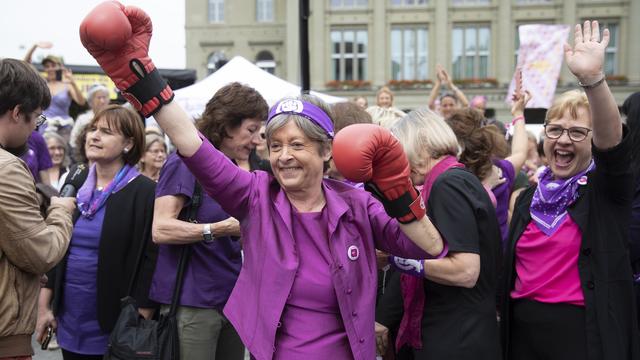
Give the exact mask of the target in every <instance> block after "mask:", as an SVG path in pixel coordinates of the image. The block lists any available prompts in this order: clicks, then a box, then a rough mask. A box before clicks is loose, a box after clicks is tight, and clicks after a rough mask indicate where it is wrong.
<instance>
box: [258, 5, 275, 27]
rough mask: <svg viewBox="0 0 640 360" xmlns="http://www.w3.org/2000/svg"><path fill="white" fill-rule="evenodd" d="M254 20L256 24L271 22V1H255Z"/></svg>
mask: <svg viewBox="0 0 640 360" xmlns="http://www.w3.org/2000/svg"><path fill="white" fill-rule="evenodd" d="M256 20H257V21H258V22H271V21H273V0H256Z"/></svg>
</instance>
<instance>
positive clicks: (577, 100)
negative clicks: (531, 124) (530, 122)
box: [544, 90, 589, 124]
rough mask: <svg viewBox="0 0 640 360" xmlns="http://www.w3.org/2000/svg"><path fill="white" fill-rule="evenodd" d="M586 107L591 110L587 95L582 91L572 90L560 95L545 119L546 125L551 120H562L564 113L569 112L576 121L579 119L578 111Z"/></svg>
mask: <svg viewBox="0 0 640 360" xmlns="http://www.w3.org/2000/svg"><path fill="white" fill-rule="evenodd" d="M581 107H584V108H586V109H587V110H589V100H587V95H586V94H585V93H584V92H582V91H580V90H570V91H567V92H564V93H562V94H560V95H559V96H558V97H556V98H555V100H553V104H551V107H550V108H549V110H547V115H546V116H545V118H544V123H545V124H548V123H549V122H550V121H551V120H554V119H560V118H562V116H564V113H565V112H566V111H567V110H569V114H571V117H573V118H574V119H577V118H578V109H579V108H581Z"/></svg>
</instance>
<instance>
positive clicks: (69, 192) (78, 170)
mask: <svg viewBox="0 0 640 360" xmlns="http://www.w3.org/2000/svg"><path fill="white" fill-rule="evenodd" d="M69 173H70V175H68V176H67V179H66V180H65V182H64V186H62V189H61V190H60V197H75V196H76V194H77V193H78V189H80V187H81V186H82V184H84V181H85V180H87V176H88V175H89V169H88V168H87V166H86V165H84V164H78V165H77V166H76V167H75V169H74V168H71V169H70V170H69Z"/></svg>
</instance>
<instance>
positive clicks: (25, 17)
mask: <svg viewBox="0 0 640 360" xmlns="http://www.w3.org/2000/svg"><path fill="white" fill-rule="evenodd" d="M101 2H102V0H8V1H7V0H4V1H2V2H1V4H2V10H0V57H13V58H20V59H21V58H23V57H24V55H25V53H26V52H27V50H28V49H29V47H31V45H32V44H33V43H35V42H37V41H42V40H46V41H50V42H52V43H53V47H52V48H51V49H45V50H37V51H36V52H35V53H34V55H33V60H34V61H36V60H38V59H40V58H42V57H44V56H46V55H48V54H54V55H62V56H63V57H64V61H65V63H67V64H74V65H97V63H96V62H95V60H94V59H93V58H92V57H91V56H90V55H89V53H88V52H87V51H86V50H85V48H84V47H83V46H82V43H80V37H79V35H78V29H79V26H80V22H81V21H82V19H84V17H85V16H86V15H87V14H88V13H89V11H91V9H93V8H94V7H95V6H96V5H97V4H99V3H101ZM121 2H122V3H123V4H125V5H135V6H138V7H140V8H142V9H143V10H145V11H146V12H147V14H149V16H150V17H151V20H152V21H153V30H154V31H153V37H152V38H151V47H150V54H151V57H152V59H153V61H154V63H155V64H156V66H158V67H162V68H174V69H182V68H184V66H185V35H184V17H185V16H184V0H122V1H121Z"/></svg>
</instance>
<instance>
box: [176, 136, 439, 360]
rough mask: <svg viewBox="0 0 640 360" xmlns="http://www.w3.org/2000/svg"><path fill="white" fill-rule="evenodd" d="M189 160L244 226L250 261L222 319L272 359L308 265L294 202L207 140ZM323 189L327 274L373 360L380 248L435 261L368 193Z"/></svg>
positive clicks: (355, 340) (355, 346) (357, 347)
mask: <svg viewBox="0 0 640 360" xmlns="http://www.w3.org/2000/svg"><path fill="white" fill-rule="evenodd" d="M183 161H184V162H185V164H186V165H187V166H188V167H189V169H190V170H191V172H192V173H193V174H194V175H195V176H196V178H197V179H198V180H199V181H200V183H201V184H202V186H203V189H204V190H205V191H207V192H208V193H209V195H211V197H213V198H214V199H216V200H217V201H218V202H219V203H220V204H221V205H222V207H223V209H225V211H226V212H227V213H228V214H230V215H231V216H233V217H235V218H236V219H238V220H239V221H240V225H241V228H242V236H243V239H244V256H245V257H244V263H243V265H242V271H241V272H240V277H238V282H237V283H236V286H235V288H234V289H233V292H232V293H231V297H230V298H229V302H228V303H227V305H226V306H225V308H224V313H225V315H226V316H227V318H228V319H229V320H230V321H231V323H232V324H233V326H234V327H235V329H236V330H237V331H238V334H239V335H240V337H241V339H242V342H243V343H244V344H245V346H246V347H247V348H248V349H249V351H250V352H251V354H252V355H253V356H255V357H256V359H258V360H263V359H272V358H273V356H274V351H275V350H276V347H275V339H276V331H277V329H278V323H279V322H280V319H281V318H282V315H283V311H284V308H285V305H286V304H287V302H288V298H289V294H290V291H291V288H292V286H293V283H294V281H295V277H296V272H297V271H298V269H299V266H300V262H301V261H308V260H307V259H301V257H300V255H299V254H298V253H297V250H296V248H295V242H294V238H293V235H292V233H293V225H292V222H293V220H292V219H293V215H292V210H291V203H290V202H289V200H288V199H287V196H286V194H285V192H284V190H282V188H281V187H280V185H279V184H278V182H277V181H276V180H275V178H274V177H273V176H271V175H269V174H268V173H266V172H263V171H255V172H253V173H249V172H247V171H245V170H242V169H240V168H238V167H237V166H235V165H234V164H233V163H232V162H231V161H230V160H229V159H227V158H226V157H225V156H224V155H223V154H222V153H220V152H219V151H218V150H216V149H215V148H214V147H213V145H211V143H210V142H209V141H207V140H206V139H204V138H203V144H202V145H201V146H200V148H199V149H198V151H197V152H196V153H195V154H194V155H193V156H191V157H189V158H184V159H183ZM322 190H323V192H324V196H325V199H326V205H325V211H326V212H327V221H326V224H325V225H324V226H326V229H327V243H328V246H329V252H330V256H331V257H330V260H329V271H330V275H331V281H332V283H333V287H334V290H335V293H336V297H337V300H338V308H339V309H340V318H341V319H342V323H343V325H344V328H345V330H346V332H347V337H348V340H349V346H350V347H351V352H352V354H353V357H354V358H355V359H362V360H371V359H374V358H375V345H376V344H375V337H374V331H373V330H374V311H375V300H376V286H377V266H376V256H375V249H376V248H379V249H381V250H383V251H386V252H388V253H391V254H394V255H398V256H402V257H408V258H414V259H423V258H431V256H429V255H428V254H427V253H425V252H424V251H422V250H421V249H420V248H419V247H417V246H416V245H415V244H414V243H413V242H411V240H409V239H408V238H407V237H406V236H405V235H404V234H403V233H402V231H400V228H399V226H398V222H397V221H396V220H395V219H392V218H390V217H389V216H388V215H387V214H386V213H385V211H384V208H383V207H382V204H380V202H378V201H377V200H375V199H374V198H373V197H372V196H371V195H370V194H369V193H367V192H365V191H362V190H360V189H355V188H353V187H352V186H349V185H346V184H343V183H341V182H338V181H334V180H328V179H324V180H323V181H322ZM444 255H446V254H444V253H443V254H440V255H439V256H444ZM294 301H295V300H294Z"/></svg>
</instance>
